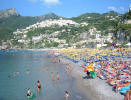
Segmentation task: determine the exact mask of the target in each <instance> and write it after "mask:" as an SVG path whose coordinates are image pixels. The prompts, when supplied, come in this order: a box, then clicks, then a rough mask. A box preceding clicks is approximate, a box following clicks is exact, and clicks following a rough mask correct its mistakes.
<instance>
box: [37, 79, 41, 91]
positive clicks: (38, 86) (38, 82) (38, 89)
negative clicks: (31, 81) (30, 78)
mask: <svg viewBox="0 0 131 100" xmlns="http://www.w3.org/2000/svg"><path fill="white" fill-rule="evenodd" d="M40 88H41V83H40V81H39V80H38V81H37V91H40Z"/></svg>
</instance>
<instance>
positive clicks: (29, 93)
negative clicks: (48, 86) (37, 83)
mask: <svg viewBox="0 0 131 100" xmlns="http://www.w3.org/2000/svg"><path fill="white" fill-rule="evenodd" d="M30 96H31V91H30V88H28V90H27V98H29V97H30Z"/></svg>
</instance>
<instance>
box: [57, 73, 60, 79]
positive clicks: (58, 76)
mask: <svg viewBox="0 0 131 100" xmlns="http://www.w3.org/2000/svg"><path fill="white" fill-rule="evenodd" d="M59 79H60V75H59V72H57V80H59Z"/></svg>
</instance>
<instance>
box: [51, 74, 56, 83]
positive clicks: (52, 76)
mask: <svg viewBox="0 0 131 100" xmlns="http://www.w3.org/2000/svg"><path fill="white" fill-rule="evenodd" d="M51 80H52V81H54V80H55V76H54V74H53V72H51Z"/></svg>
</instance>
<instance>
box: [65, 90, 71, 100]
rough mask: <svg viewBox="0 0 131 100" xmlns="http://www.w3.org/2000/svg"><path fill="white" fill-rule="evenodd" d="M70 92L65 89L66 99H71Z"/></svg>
mask: <svg viewBox="0 0 131 100" xmlns="http://www.w3.org/2000/svg"><path fill="white" fill-rule="evenodd" d="M69 96H70V95H69V92H68V91H65V98H66V100H68V99H69Z"/></svg>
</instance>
